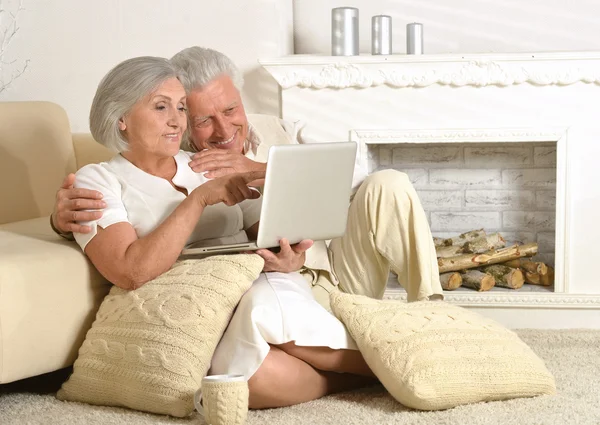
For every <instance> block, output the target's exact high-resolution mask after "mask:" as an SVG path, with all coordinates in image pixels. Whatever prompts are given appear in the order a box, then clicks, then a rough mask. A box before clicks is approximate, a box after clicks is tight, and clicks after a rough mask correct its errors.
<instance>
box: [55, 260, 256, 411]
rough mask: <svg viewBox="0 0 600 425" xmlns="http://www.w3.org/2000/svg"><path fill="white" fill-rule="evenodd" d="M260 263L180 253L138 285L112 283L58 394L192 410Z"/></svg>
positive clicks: (95, 401)
mask: <svg viewBox="0 0 600 425" xmlns="http://www.w3.org/2000/svg"><path fill="white" fill-rule="evenodd" d="M263 265H264V261H263V259H262V258H261V257H259V256H258V255H248V254H237V255H225V256H215V257H211V258H206V259H202V260H199V259H192V260H183V261H180V262H177V263H176V264H175V265H174V266H173V267H172V268H171V269H170V270H169V271H167V272H166V273H164V274H163V275H161V276H159V277H158V278H156V279H154V280H153V281H151V282H148V283H146V284H145V285H143V286H142V287H140V288H139V289H136V290H135V291H125V290H123V289H120V288H117V287H116V286H115V287H113V288H112V289H111V291H110V293H109V294H108V295H107V296H106V298H105V299H104V301H103V302H102V305H101V306H100V309H99V310H98V314H97V315H96V320H95V322H94V323H93V324H92V328H91V329H90V330H89V331H88V333H87V335H86V339H85V341H84V343H83V345H82V346H81V348H80V349H79V357H78V358H77V360H76V361H75V364H74V368H73V373H72V375H71V376H70V378H69V380H68V381H67V382H65V383H64V384H63V386H62V389H61V390H60V391H59V392H58V394H57V397H58V398H59V399H61V400H72V401H81V402H85V403H91V404H99V405H109V406H124V407H129V408H132V409H137V410H144V411H148V412H153V413H161V414H168V415H172V416H180V417H181V416H186V415H189V414H190V413H192V411H193V409H194V401H193V400H194V392H195V391H196V390H197V389H198V388H199V387H200V383H201V380H202V378H203V377H204V376H205V375H206V373H207V372H208V369H209V367H210V361H211V358H212V355H213V352H214V350H215V348H216V346H217V343H218V342H219V340H220V338H221V336H222V334H223V332H224V331H225V328H226V327H227V324H228V323H229V319H230V318H231V315H232V313H233V310H234V308H235V307H236V305H237V304H238V302H239V300H240V298H241V296H242V295H243V294H244V292H245V291H246V290H248V288H250V286H251V284H252V282H253V281H254V280H255V279H256V278H257V277H258V275H259V274H260V272H261V270H262V268H263Z"/></svg>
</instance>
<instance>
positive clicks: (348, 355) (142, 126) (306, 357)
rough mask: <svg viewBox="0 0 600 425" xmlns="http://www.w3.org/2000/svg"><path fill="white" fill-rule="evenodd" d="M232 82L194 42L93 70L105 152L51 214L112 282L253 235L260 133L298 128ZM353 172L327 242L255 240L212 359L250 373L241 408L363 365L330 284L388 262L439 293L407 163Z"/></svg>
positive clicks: (328, 385)
mask: <svg viewBox="0 0 600 425" xmlns="http://www.w3.org/2000/svg"><path fill="white" fill-rule="evenodd" d="M242 83H243V79H242V76H241V74H240V71H239V70H238V68H237V67H236V66H235V65H234V64H233V62H232V61H231V60H230V59H229V58H228V57H226V56H225V55H223V54H221V53H219V52H216V51H214V50H211V49H204V48H200V47H191V48H189V49H185V50H183V51H181V52H179V53H178V54H176V55H175V56H174V57H173V58H172V59H171V60H166V59H163V58H155V57H139V58H134V59H130V60H126V61H124V62H122V63H120V64H119V65H117V66H116V67H115V68H113V69H112V70H111V71H110V72H109V73H108V74H107V75H106V76H105V77H104V79H103V80H102V81H101V82H100V84H99V86H98V89H97V91H96V95H95V97H94V100H93V103H92V107H91V111H90V129H91V132H92V135H93V136H94V138H95V139H96V140H97V141H98V142H99V143H101V144H103V145H105V146H107V147H108V148H110V149H112V150H113V151H114V152H115V153H116V156H115V157H113V158H112V159H111V160H110V161H108V162H104V163H101V164H91V165H87V166H85V167H83V168H82V169H80V170H79V171H78V172H77V174H76V175H75V176H73V175H69V176H67V178H66V179H65V181H64V183H63V187H62V188H61V189H60V190H59V191H58V194H57V202H56V206H55V210H54V213H53V214H52V217H51V221H52V225H53V227H54V228H55V229H56V230H57V231H58V232H60V233H62V234H63V235H70V233H71V232H72V233H73V235H74V237H75V239H76V240H77V242H78V243H79V245H80V246H81V248H82V249H83V250H84V252H85V253H86V255H87V256H88V257H89V258H90V260H91V261H92V263H93V264H94V266H95V267H96V268H97V269H98V270H99V271H100V272H101V273H102V274H103V275H104V276H105V277H106V278H107V279H108V280H109V281H110V282H112V283H113V284H115V285H117V286H120V287H122V288H126V289H135V288H137V287H139V286H141V285H143V284H145V283H146V282H148V281H150V280H152V279H154V278H155V277H157V276H158V275H160V274H161V273H163V272H165V271H166V270H168V269H169V268H170V267H171V266H172V265H173V264H174V263H175V261H176V260H177V258H178V257H179V255H180V253H181V251H182V249H183V248H184V247H186V246H189V245H190V244H194V245H198V244H214V243H216V242H222V243H237V242H244V241H247V240H248V238H252V237H255V236H256V233H257V230H258V226H259V224H260V223H259V221H258V220H259V216H260V208H261V201H262V199H261V197H260V195H259V193H258V192H257V191H254V190H252V189H251V187H252V186H253V185H256V183H257V182H256V181H257V180H260V179H262V178H263V177H264V172H265V168H266V166H265V164H264V163H263V162H262V161H265V160H266V152H267V151H268V147H269V146H271V145H274V144H285V143H297V142H302V140H297V139H298V137H299V136H298V133H299V132H298V131H297V128H295V125H294V124H290V123H287V122H284V121H282V120H280V119H278V118H276V117H270V116H254V117H253V119H252V122H250V123H249V122H248V119H247V117H246V113H245V111H244V106H243V104H242V101H241V97H240V89H241V86H242ZM182 148H183V150H181V149H182ZM194 152H196V153H194ZM355 174H356V175H355V186H356V190H355V193H354V196H353V198H352V201H351V202H350V206H349V216H348V227H347V231H346V234H345V235H344V236H343V237H341V238H338V239H334V240H332V241H331V242H330V243H329V245H326V244H325V243H324V242H317V243H314V245H313V242H312V241H309V240H306V241H302V242H300V243H298V244H296V245H292V246H290V245H289V243H287V241H285V240H282V241H281V250H280V251H279V252H278V253H273V252H271V251H269V250H258V251H257V252H256V253H257V254H258V255H260V256H261V257H263V259H264V260H265V267H264V270H263V271H264V273H262V274H261V275H260V277H259V278H258V279H257V280H256V281H255V282H254V283H253V285H252V287H251V289H250V290H249V291H248V292H247V293H246V294H245V295H244V296H243V298H242V300H241V301H240V304H239V306H238V308H237V309H236V312H235V314H234V316H233V318H232V320H231V322H230V324H229V327H228V328H227V330H226V332H225V334H224V335H223V338H222V339H221V341H220V343H219V346H218V347H217V350H216V352H215V354H214V356H213V361H212V365H211V373H215V374H221V373H237V374H243V375H245V376H246V377H247V378H248V379H249V388H250V407H252V408H264V407H277V406H286V405H291V404H296V403H301V402H305V401H308V400H312V399H316V398H319V397H321V396H323V395H325V394H328V393H332V392H336V391H340V390H344V389H348V388H352V387H355V386H359V385H363V384H364V383H366V382H369V381H370V380H372V379H373V374H372V372H371V371H370V369H369V368H368V366H367V365H366V363H365V361H364V359H363V357H362V355H361V354H360V352H359V351H358V350H357V348H356V345H355V343H354V341H353V340H352V338H351V337H350V336H349V335H348V333H347V331H346V329H345V327H344V326H343V324H342V323H341V322H340V321H338V320H337V319H336V318H335V317H334V316H333V315H331V313H329V312H328V311H327V310H328V308H329V306H328V296H327V295H328V293H329V292H330V291H333V290H338V288H339V290H342V291H344V292H349V293H356V294H363V295H367V296H370V297H375V298H381V297H382V296H383V293H384V291H385V286H386V283H387V279H388V275H389V271H390V269H391V270H393V271H394V272H395V273H397V274H398V280H399V282H400V283H401V284H402V286H404V287H405V288H406V291H407V293H408V299H409V301H414V300H427V299H440V298H441V297H442V295H441V294H442V289H441V286H440V282H439V275H438V267H437V262H436V255H435V249H434V246H433V241H432V238H431V233H430V230H429V226H428V223H427V219H426V217H425V213H424V211H423V209H422V207H421V204H420V202H419V200H418V197H417V195H416V193H415V191H414V189H413V187H412V186H411V184H410V182H409V181H408V178H407V177H406V175H405V174H402V173H399V172H397V171H391V170H388V171H382V172H378V173H374V174H372V175H370V176H368V177H366V178H364V177H361V176H360V173H358V172H357V173H355ZM298 178H302V176H298Z"/></svg>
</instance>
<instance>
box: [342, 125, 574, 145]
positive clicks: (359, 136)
mask: <svg viewBox="0 0 600 425" xmlns="http://www.w3.org/2000/svg"><path fill="white" fill-rule="evenodd" d="M565 132H566V129H565V128H555V129H554V128H544V129H535V128H499V129H432V130H429V129H424V130H417V129H412V130H352V131H351V137H350V138H351V140H355V141H357V142H363V143H366V144H381V143H388V142H393V143H407V142H412V143H436V142H442V143H444V142H453V141H457V142H461V143H465V142H556V141H558V140H560V138H561V137H563V136H564V135H565Z"/></svg>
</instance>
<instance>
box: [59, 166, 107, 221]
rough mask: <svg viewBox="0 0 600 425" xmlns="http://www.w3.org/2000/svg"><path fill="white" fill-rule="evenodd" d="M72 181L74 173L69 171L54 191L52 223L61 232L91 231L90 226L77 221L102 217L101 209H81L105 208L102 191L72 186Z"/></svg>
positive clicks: (73, 180)
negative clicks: (58, 187) (56, 190)
mask: <svg viewBox="0 0 600 425" xmlns="http://www.w3.org/2000/svg"><path fill="white" fill-rule="evenodd" d="M74 182H75V174H72V173H71V174H69V175H68V176H67V177H65V179H64V180H63V183H62V185H61V187H60V189H59V190H58V192H56V203H55V204H54V211H53V212H52V223H53V224H54V227H56V229H57V230H58V231H60V232H62V233H69V232H77V233H89V232H91V231H92V229H91V227H90V226H81V225H79V224H77V222H78V221H91V220H98V219H99V218H100V217H102V211H82V210H97V209H102V208H106V202H104V201H102V200H101V199H102V193H100V192H98V191H96V190H89V189H75V188H73V183H74Z"/></svg>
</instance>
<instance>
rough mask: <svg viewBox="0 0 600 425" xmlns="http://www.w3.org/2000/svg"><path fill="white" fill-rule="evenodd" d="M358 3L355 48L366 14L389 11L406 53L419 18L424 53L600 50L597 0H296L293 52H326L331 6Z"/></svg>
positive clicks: (367, 34) (364, 49)
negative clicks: (408, 28)
mask: <svg viewBox="0 0 600 425" xmlns="http://www.w3.org/2000/svg"><path fill="white" fill-rule="evenodd" d="M341 6H351V7H357V8H358V9H359V27H360V52H361V53H371V17H372V16H373V15H390V16H391V17H392V36H393V41H392V48H393V52H394V53H397V54H404V53H406V24H407V23H410V22H421V23H423V24H424V41H425V53H482V52H530V51H565V50H569V51H584V50H600V37H599V36H598V34H599V33H600V32H599V29H598V28H600V1H598V0H575V1H570V0H451V1H448V0H344V1H343V2H341V1H339V0H297V1H295V2H294V31H295V52H296V53H319V54H328V55H329V54H331V9H332V8H334V7H341Z"/></svg>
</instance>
